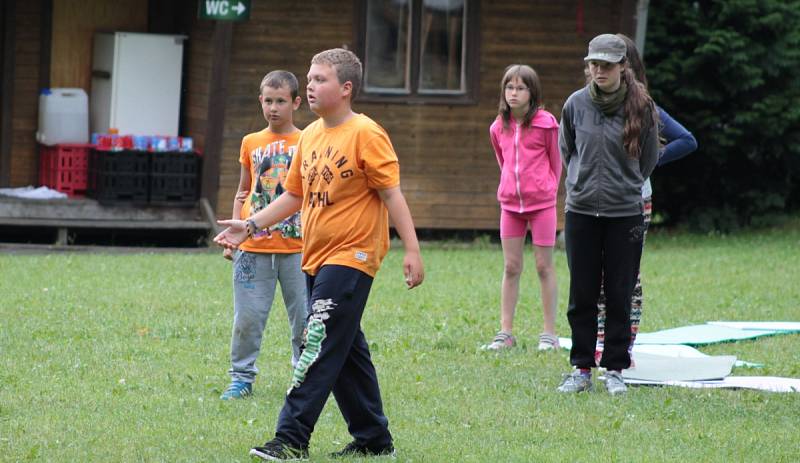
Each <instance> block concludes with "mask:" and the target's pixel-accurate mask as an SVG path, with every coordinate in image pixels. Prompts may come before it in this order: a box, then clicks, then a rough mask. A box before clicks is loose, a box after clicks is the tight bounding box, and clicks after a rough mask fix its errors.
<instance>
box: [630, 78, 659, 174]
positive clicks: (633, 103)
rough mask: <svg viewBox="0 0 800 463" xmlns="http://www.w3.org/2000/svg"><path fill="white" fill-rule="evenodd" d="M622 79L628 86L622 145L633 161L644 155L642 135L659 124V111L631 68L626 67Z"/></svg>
mask: <svg viewBox="0 0 800 463" xmlns="http://www.w3.org/2000/svg"><path fill="white" fill-rule="evenodd" d="M622 79H623V80H624V81H625V84H627V86H628V94H627V96H626V97H625V103H624V105H625V127H624V128H623V130H622V144H623V146H624V147H625V151H626V152H627V153H628V156H630V157H631V158H632V159H639V156H641V154H642V146H641V135H642V134H643V133H645V132H647V131H648V130H650V128H651V127H654V126H657V124H658V111H656V105H655V103H654V102H653V99H652V98H651V97H650V94H649V93H648V92H647V87H645V86H644V84H642V83H641V82H639V81H638V80H636V75H635V74H634V73H633V70H631V67H630V66H625V71H624V72H623V73H622Z"/></svg>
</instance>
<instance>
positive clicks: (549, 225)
mask: <svg viewBox="0 0 800 463" xmlns="http://www.w3.org/2000/svg"><path fill="white" fill-rule="evenodd" d="M528 223H530V224H531V238H533V244H535V245H536V246H555V244H556V207H555V206H553V207H548V208H545V209H539V210H538V211H532V212H525V213H522V214H518V213H516V212H510V211H507V210H505V209H501V210H500V238H520V237H524V236H525V231H526V230H527V228H528Z"/></svg>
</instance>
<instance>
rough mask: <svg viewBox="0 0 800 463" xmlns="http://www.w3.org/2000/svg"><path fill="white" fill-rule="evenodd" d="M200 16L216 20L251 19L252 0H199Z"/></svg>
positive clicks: (198, 9)
mask: <svg viewBox="0 0 800 463" xmlns="http://www.w3.org/2000/svg"><path fill="white" fill-rule="evenodd" d="M198 2H199V5H198V7H197V11H198V17H199V18H200V19H211V20H216V21H245V20H247V19H250V0H198Z"/></svg>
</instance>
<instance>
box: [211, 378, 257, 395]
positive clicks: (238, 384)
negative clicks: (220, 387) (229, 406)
mask: <svg viewBox="0 0 800 463" xmlns="http://www.w3.org/2000/svg"><path fill="white" fill-rule="evenodd" d="M252 393H253V384H252V383H246V382H244V381H231V383H230V384H229V385H228V388H227V389H225V392H223V393H222V395H221V396H219V398H220V399H222V400H233V399H243V398H245V397H247V396H249V395H251V394H252Z"/></svg>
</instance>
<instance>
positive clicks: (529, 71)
mask: <svg viewBox="0 0 800 463" xmlns="http://www.w3.org/2000/svg"><path fill="white" fill-rule="evenodd" d="M514 77H518V78H519V80H521V81H522V83H524V84H525V86H526V87H528V91H529V92H530V94H531V99H530V101H529V102H528V103H529V107H528V111H527V112H526V113H525V117H524V118H523V119H522V126H523V127H528V126H529V125H531V121H532V120H533V116H535V115H536V111H538V110H539V108H541V107H542V84H541V83H540V82H539V76H538V75H537V74H536V71H534V70H533V68H532V67H530V66H528V65H525V64H512V65H510V66H508V67H507V68H506V70H505V72H504V73H503V79H502V80H501V81H500V105H499V107H498V110H497V115H498V116H499V117H500V119H502V120H503V130H505V129H507V128H508V124H509V123H510V122H511V107H510V106H509V105H508V102H507V101H506V85H507V84H508V83H509V82H511V80H512V79H513V78H514Z"/></svg>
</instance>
